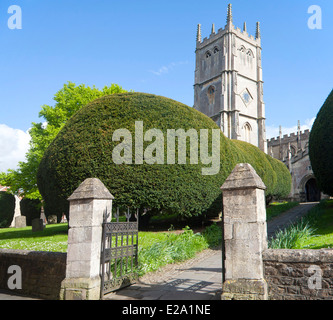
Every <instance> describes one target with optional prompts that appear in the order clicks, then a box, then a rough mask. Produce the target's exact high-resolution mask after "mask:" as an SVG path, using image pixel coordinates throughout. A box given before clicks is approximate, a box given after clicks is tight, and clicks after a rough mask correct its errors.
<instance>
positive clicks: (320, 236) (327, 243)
mask: <svg viewBox="0 0 333 320" xmlns="http://www.w3.org/2000/svg"><path fill="white" fill-rule="evenodd" d="M311 211H312V214H316V215H317V216H318V219H316V221H315V222H314V223H313V227H314V228H316V232H315V233H314V235H313V236H312V237H311V238H309V239H307V240H306V241H304V244H303V246H302V248H303V249H321V248H333V200H326V201H322V202H321V203H320V204H319V205H317V206H316V207H314V208H313V209H312V210H311Z"/></svg>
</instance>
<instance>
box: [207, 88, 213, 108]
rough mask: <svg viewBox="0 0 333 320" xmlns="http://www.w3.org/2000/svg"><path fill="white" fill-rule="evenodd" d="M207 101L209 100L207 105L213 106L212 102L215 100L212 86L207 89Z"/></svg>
mask: <svg viewBox="0 0 333 320" xmlns="http://www.w3.org/2000/svg"><path fill="white" fill-rule="evenodd" d="M207 93H208V100H209V104H213V103H214V100H215V87H214V86H210V87H209V88H208V91H207Z"/></svg>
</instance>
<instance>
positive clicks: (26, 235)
mask: <svg viewBox="0 0 333 320" xmlns="http://www.w3.org/2000/svg"><path fill="white" fill-rule="evenodd" d="M67 233H68V224H56V225H46V228H45V229H44V231H39V232H34V233H32V231H31V227H26V228H21V229H15V228H7V229H0V248H2V249H20V250H32V251H52V252H67V239H68V235H67ZM221 240H222V231H221V227H219V226H217V225H216V224H213V225H211V226H210V227H207V228H206V230H205V231H204V232H203V233H202V234H201V233H196V234H194V232H193V231H192V230H191V229H189V228H184V229H183V232H182V233H179V232H177V233H175V232H139V266H140V268H139V275H143V274H145V273H147V272H151V271H156V270H158V269H159V268H160V267H162V266H164V265H166V264H170V263H176V262H181V261H185V260H187V259H191V258H193V257H194V256H195V255H196V253H198V252H200V251H202V250H204V249H207V248H209V247H216V246H218V245H219V244H220V243H221Z"/></svg>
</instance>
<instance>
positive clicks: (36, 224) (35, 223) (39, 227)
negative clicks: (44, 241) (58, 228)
mask: <svg viewBox="0 0 333 320" xmlns="http://www.w3.org/2000/svg"><path fill="white" fill-rule="evenodd" d="M43 230H44V221H43V219H39V218H37V219H33V220H32V232H37V231H43Z"/></svg>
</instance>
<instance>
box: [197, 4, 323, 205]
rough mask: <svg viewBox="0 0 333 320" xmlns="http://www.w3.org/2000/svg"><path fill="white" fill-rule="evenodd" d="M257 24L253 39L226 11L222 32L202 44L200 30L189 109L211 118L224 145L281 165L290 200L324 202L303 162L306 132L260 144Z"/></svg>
mask: <svg viewBox="0 0 333 320" xmlns="http://www.w3.org/2000/svg"><path fill="white" fill-rule="evenodd" d="M261 50H262V49H261V32H260V24H259V22H257V24H256V33H255V36H252V35H249V33H248V31H247V25H246V23H244V26H243V29H242V30H241V29H239V28H236V27H235V26H234V25H233V18H232V6H231V4H229V5H228V13H227V23H226V26H225V28H224V29H222V28H221V29H219V30H218V31H217V32H216V31H215V25H214V24H213V25H212V30H211V34H210V35H209V37H208V38H204V39H202V35H201V25H200V24H199V25H198V29H197V38H196V50H195V55H196V63H195V82H194V108H195V109H196V110H198V111H200V112H202V113H204V114H205V115H207V116H209V117H210V118H212V119H213V120H214V121H215V122H216V124H217V125H218V126H219V127H220V128H221V130H222V132H223V133H224V135H225V136H226V137H228V138H230V139H235V140H242V141H246V142H249V143H251V144H253V145H255V146H257V147H258V148H259V149H261V150H262V151H264V152H265V153H268V154H270V155H271V156H273V157H274V158H276V159H279V160H281V161H282V162H284V163H285V164H286V166H287V167H288V168H289V170H290V172H291V175H292V183H293V186H292V192H291V194H290V198H291V199H292V200H295V201H309V202H312V201H318V200H320V199H321V198H323V197H324V195H322V194H321V193H320V191H319V190H318V188H317V184H316V179H315V177H314V175H313V171H312V168H311V163H310V158H309V150H308V143H309V136H310V132H309V130H307V131H304V132H301V131H300V125H299V126H298V132H297V133H293V134H291V135H289V136H288V135H284V136H283V137H282V132H281V130H280V136H279V137H278V138H273V139H270V140H266V128H265V120H266V119H265V103H264V100H263V76H262V63H261Z"/></svg>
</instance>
